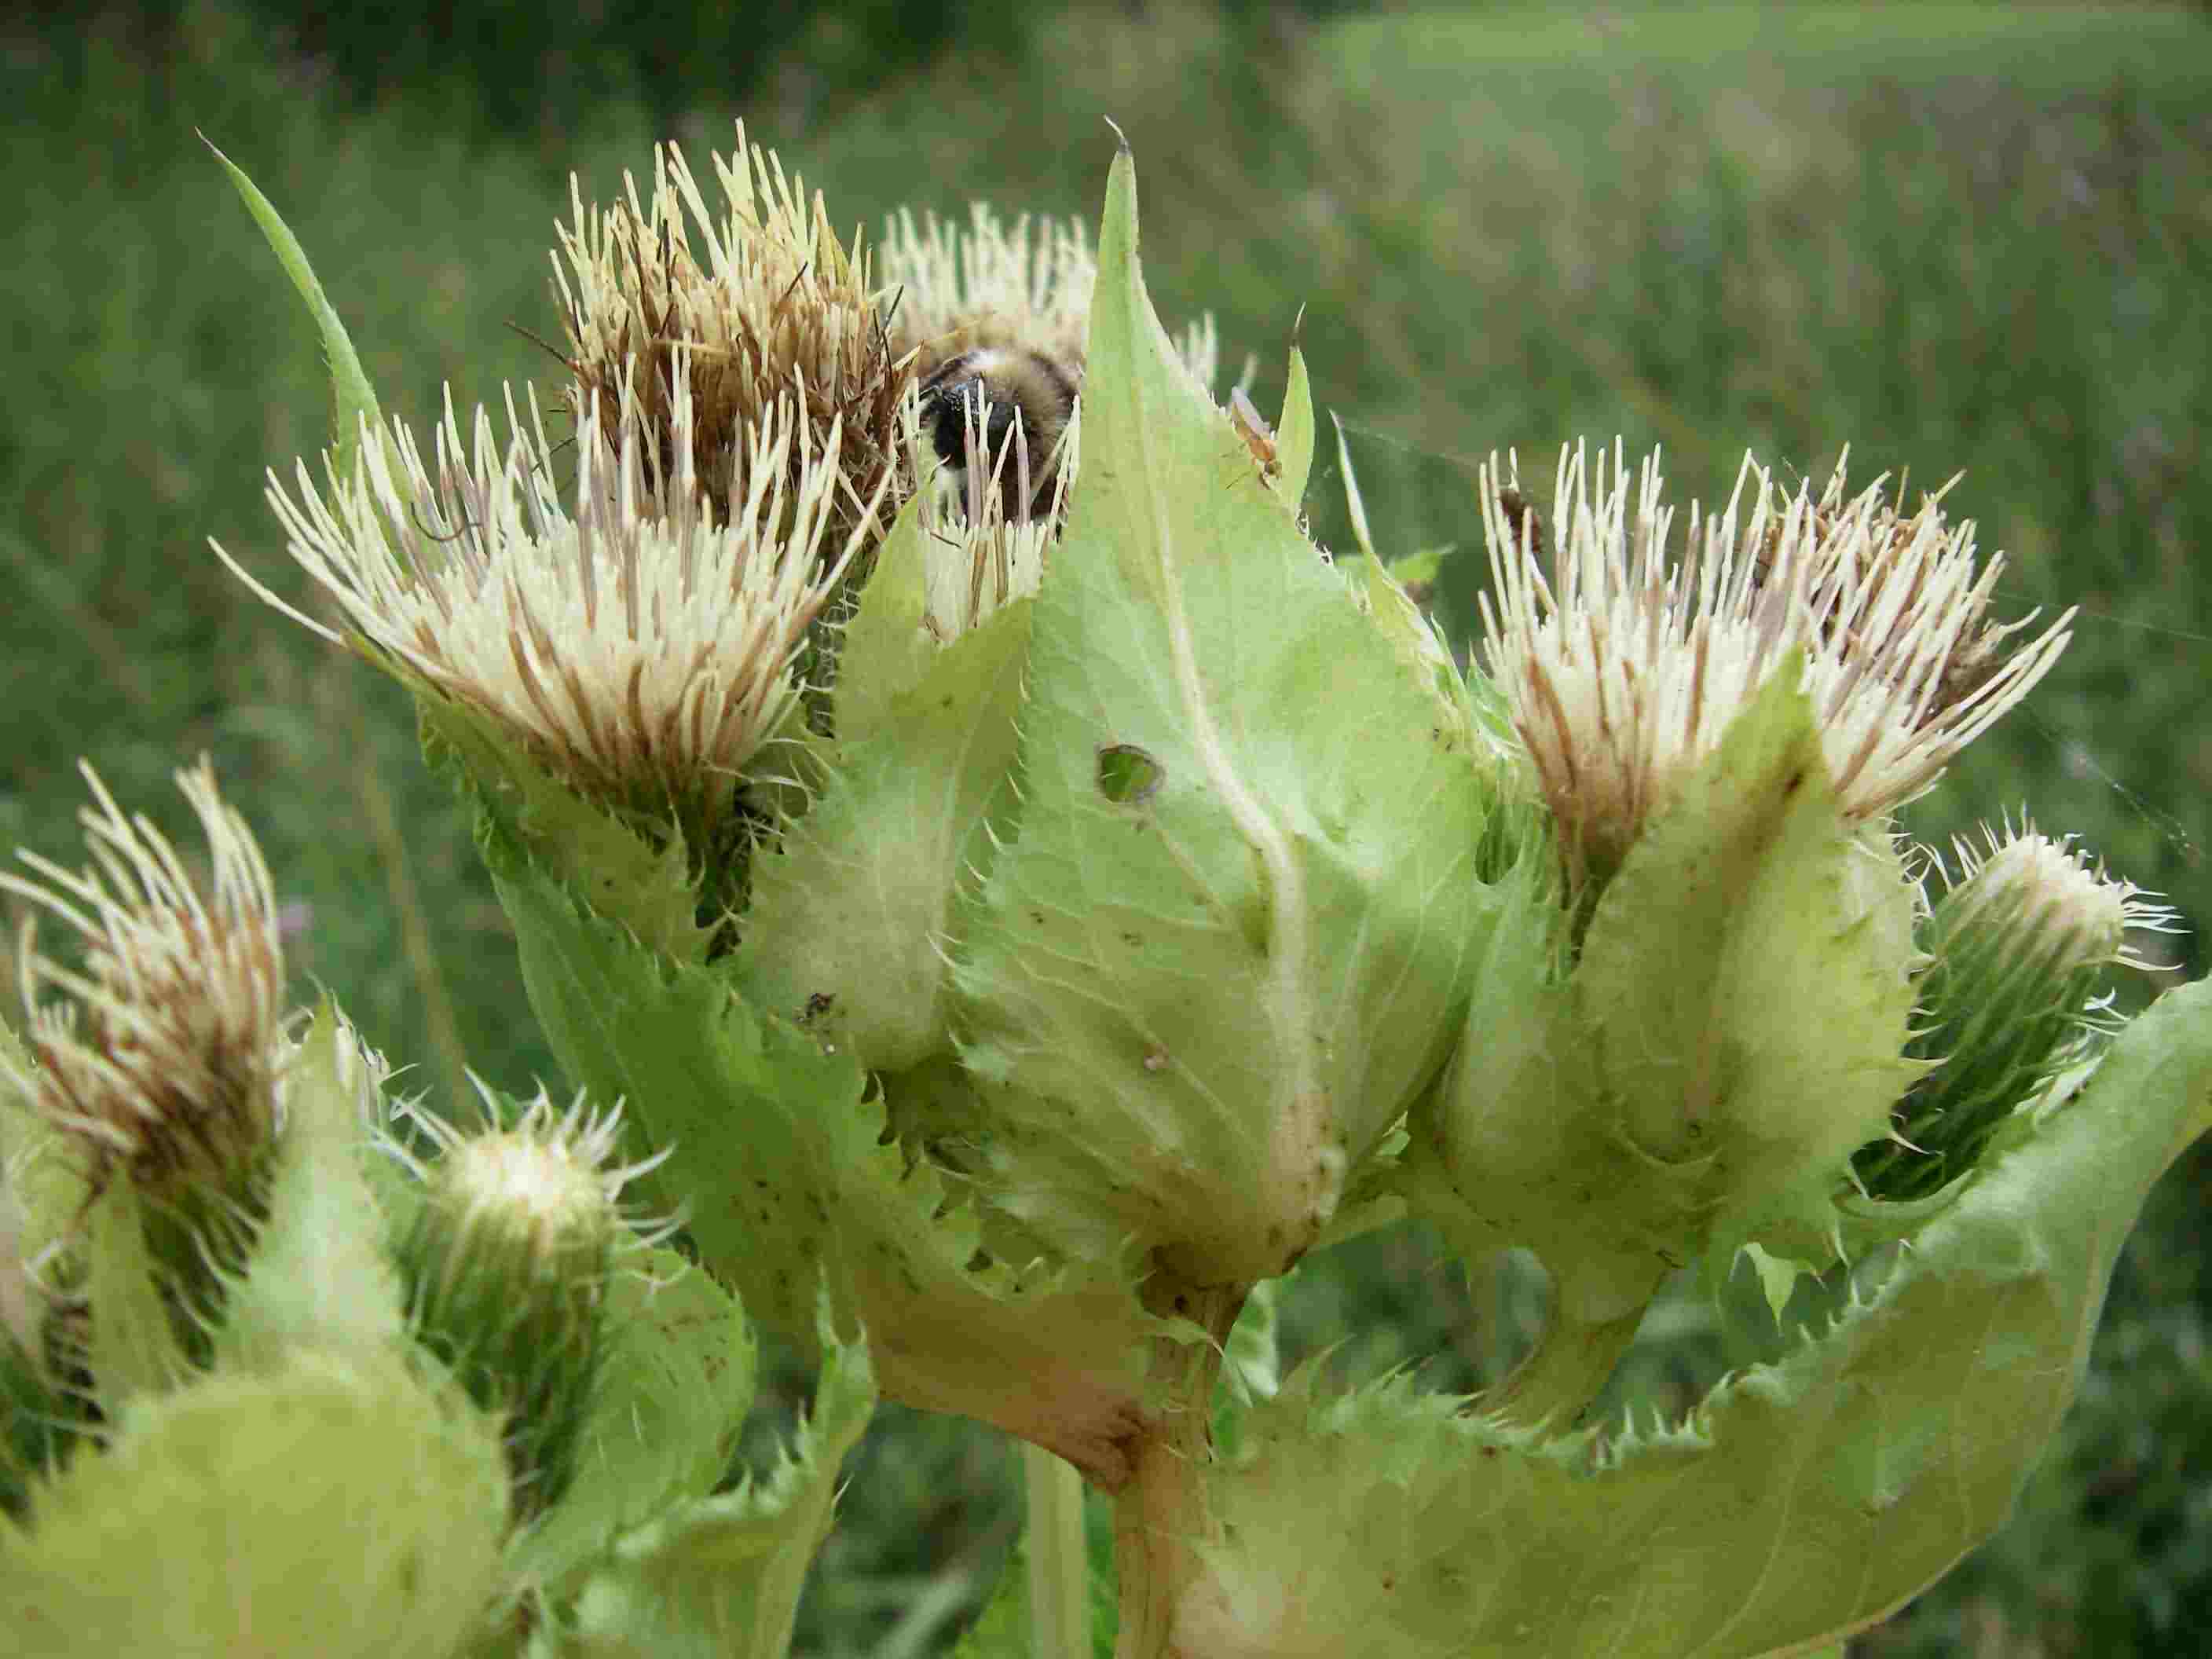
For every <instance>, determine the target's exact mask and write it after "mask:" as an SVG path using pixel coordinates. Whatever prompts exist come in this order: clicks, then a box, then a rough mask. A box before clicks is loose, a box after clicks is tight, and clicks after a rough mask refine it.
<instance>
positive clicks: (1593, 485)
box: [1480, 445, 2074, 878]
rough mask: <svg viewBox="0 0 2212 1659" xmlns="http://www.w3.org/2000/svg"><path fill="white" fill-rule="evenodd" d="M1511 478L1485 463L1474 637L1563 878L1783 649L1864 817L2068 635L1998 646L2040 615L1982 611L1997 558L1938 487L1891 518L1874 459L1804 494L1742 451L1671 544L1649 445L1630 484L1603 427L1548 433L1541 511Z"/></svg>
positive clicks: (1588, 867)
mask: <svg viewBox="0 0 2212 1659" xmlns="http://www.w3.org/2000/svg"><path fill="white" fill-rule="evenodd" d="M1517 483H1518V481H1517V478H1515V477H1511V476H1510V475H1508V476H1504V477H1501V475H1500V473H1499V471H1498V466H1497V464H1496V462H1495V461H1494V460H1493V461H1492V463H1491V465H1488V466H1486V467H1485V468H1484V469H1483V471H1482V476H1481V484H1480V489H1481V496H1482V502H1483V516H1484V524H1485V528H1486V532H1487V533H1488V538H1489V543H1490V550H1491V568H1492V573H1493V577H1494V581H1495V587H1496V594H1495V597H1494V599H1493V598H1492V596H1490V595H1486V596H1485V597H1484V599H1483V601H1482V617H1483V632H1484V643H1483V652H1484V657H1485V659H1486V662H1487V664H1488V666H1489V669H1490V672H1491V674H1492V677H1493V678H1495V679H1496V680H1497V681H1498V684H1499V685H1500V686H1501V687H1502V688H1503V689H1504V692H1505V694H1506V696H1507V698H1508V700H1509V702H1510V705H1511V708H1512V711H1513V719H1514V724H1515V726H1516V728H1517V729H1518V731H1519V732H1520V734H1521V738H1522V741H1523V743H1524V744H1526V745H1527V748H1528V755H1529V758H1530V760H1531V762H1532V763H1534V768H1535V772H1536V776H1537V779H1538V781H1539V782H1540V784H1541V787H1542V789H1543V793H1544V795H1545V798H1546V799H1547V802H1548V803H1549V804H1550V806H1551V809H1552V812H1553V817H1554V820H1555V821H1556V823H1557V824H1558V826H1559V838H1560V844H1561V847H1562V849H1563V852H1564V854H1565V859H1566V860H1567V864H1568V867H1569V872H1570V873H1571V875H1573V876H1575V877H1576V878H1580V877H1581V876H1582V875H1583V874H1584V873H1585V872H1592V871H1595V872H1598V873H1599V874H1600V875H1602V874H1603V873H1604V872H1607V871H1609V870H1611V869H1612V868H1613V867H1614V866H1617V864H1618V863H1619V860H1620V858H1621V856H1622V855H1623V854H1626V851H1627V849H1628V847H1629V845H1630V844H1631V843H1632V842H1633V841H1634V840H1635V839H1636V837H1637V836H1638V833H1639V832H1640V831H1641V829H1642V828H1643V826H1644V823H1645V822H1646V821H1647V820H1648V819H1649V818H1650V817H1651V816H1652V815H1653V814H1654V813H1656V812H1657V811H1662V810H1663V809H1664V808H1665V807H1666V806H1667V805H1668V804H1669V802H1670V801H1671V800H1672V799H1673V798H1674V793H1675V791H1676V789H1677V787H1679V785H1680V781H1681V780H1682V778H1683V777H1684V776H1685V775H1686V774H1687V773H1688V772H1689V771H1690V770H1691V769H1692V768H1694V767H1695V766H1696V765H1697V764H1698V763H1699V761H1700V760H1702V759H1703V758H1704V757H1705V756H1706V755H1708V754H1709V753H1711V750H1712V749H1713V748H1714V746H1715V745H1716V744H1717V743H1718V742H1719V740H1720V737H1721V734H1722V733H1723V732H1724V731H1726V730H1727V728H1728V726H1729V721H1730V720H1732V719H1733V718H1734V717H1735V714H1736V713H1737V711H1738V710H1740V709H1741V708H1743V707H1744V706H1745V705H1746V703H1747V702H1748V701H1749V700H1750V698H1751V696H1752V694H1753V692H1754V691H1755V690H1757V689H1758V688H1759V685H1760V684H1762V683H1764V682H1765V679H1766V678H1767V677H1768V676H1769V675H1770V674H1771V673H1772V672H1774V671H1775V670H1776V669H1777V668H1778V667H1779V666H1780V665H1781V664H1782V663H1783V662H1784V659H1787V658H1788V657H1789V656H1790V653H1802V661H1803V676H1804V679H1803V685H1804V690H1805V691H1806V693H1807V694H1808V696H1810V698H1811V699H1812V702H1813V708H1814V715H1815V718H1816V719H1817V720H1819V721H1820V738H1821V746H1822V749H1823V750H1824V752H1825V754H1826V758H1827V763H1828V770H1829V774H1830V780H1831V782H1832V785H1833V787H1834V788H1835V790H1836V792H1837V794H1838V798H1839V799H1840V802H1841V805H1842V808H1843V811H1844V816H1845V817H1847V818H1849V819H1851V820H1855V821H1863V820H1867V819H1873V818H1879V817H1881V816H1883V815H1884V814H1887V812H1889V811H1892V810H1893V809H1894V808H1895V807H1897V806H1899V805H1901V804H1902V803H1904V802H1905V801H1907V800H1910V799H1912V798H1913V797H1914V796H1916V795H1917V794H1919V793H1922V792H1923V790H1925V789H1927V788H1928V787H1929V786H1930V785H1931V784H1933V783H1934V782H1935V781H1936V778H1937V777H1938V776H1939V775H1941V774H1942V770H1943V769H1944V767H1945V766H1946V765H1947V764H1948V763H1949V761H1950V759H1951V757H1953V756H1954V755H1955V754H1957V753H1958V751H1959V750H1960V749H1962V748H1963V747H1965V746H1966V744H1968V743H1970V742H1972V740H1973V739H1974V738H1976V737H1978V735H1980V733H1981V732H1984V731H1986V730H1987V729H1988V728H1989V727H1990V725H1992V724H1993V723H1994V722H1995V721H1996V720H1997V718H1998V717H1999V716H2000V715H2002V714H2003V713H2004V712H2005V711H2006V710H2007V709H2008V708H2011V707H2012V706H2013V704H2015V702H2019V701H2020V699H2021V697H2022V696H2025V695H2026V694H2027V690H2028V689H2029V688H2030V687H2031V686H2033V684H2035V683H2036V681H2038V680H2039V679H2040V678H2042V677H2043V675H2044V674H2045V672H2046V671H2048V670H2049V669H2050V667H2051V664H2052V663H2053V662H2054V661H2056V660H2057V656H2058V653H2059V652H2060V651H2061V650H2063V648H2064V647H2065V644H2066V641H2067V639H2068V638H2069V634H2068V631H2067V627H2068V623H2069V622H2070V621H2071V620H2072V617H2073V614H2074V613H2073V612H2072V611H2068V612H2067V613H2066V614H2065V615H2064V616H2063V617H2060V618H2059V619H2058V620H2057V622H2056V623H2052V624H2051V626H2050V627H2048V628H2046V629H2045V630H2044V631H2043V632H2042V633H2041V634H2039V635H2036V636H2035V638H2034V639H2033V640H2032V641H2029V642H2027V644H2025V645H2021V646H2018V647H2015V646H2013V645H2012V644H2011V643H2010V639H2011V636H2012V635H2015V634H2016V633H2018V632H2019V631H2020V630H2021V629H2024V628H2026V627H2027V625H2028V623H2030V622H2032V621H2033V617H2032V616H2031V617H2027V618H2024V619H2022V620H2021V621H2020V622H2017V623H2010V624H2007V625H2004V626H1998V625H1996V624H1994V623H1990V622H1989V621H1988V620H1987V619H1986V617H1985V615H1984V613H1985V612H1986V611H1987V610H1988V607H1989V602H1990V594H1991V592H1992V591H1993V590H1994V588H1995V586H1996V580H1997V577H1998V574H1999V573H2000V571H2002V568H2003V563H2004V562H2003V559H2002V556H1996V557H1992V558H1990V560H1988V561H1987V562H1978V561H1977V559H1976V557H1975V555H1974V541H1973V533H1974V527H1973V526H1972V523H1971V522H1969V523H1965V524H1960V525H1958V526H1951V525H1948V524H1947V523H1946V522H1945V520H1944V518H1943V515H1942V511H1941V508H1940V505H1939V501H1940V498H1939V497H1930V498H1929V499H1928V500H1927V501H1925V502H1923V505H1922V507H1921V508H1920V510H1919V511H1918V512H1917V513H1914V514H1913V515H1912V516H1911V518H1909V519H1908V518H1905V517H1904V516H1902V515H1901V514H1900V513H1898V512H1897V510H1896V509H1895V508H1894V507H1892V506H1890V505H1889V504H1888V503H1887V501H1885V500H1884V499H1883V495H1882V481H1881V480H1879V479H1877V480H1876V481H1875V483H1873V484H1872V485H1870V486H1869V487H1868V488H1867V489H1863V490H1862V491H1861V492H1860V493H1859V494H1857V495H1850V496H1847V495H1846V494H1845V489H1844V470H1843V467H1842V465H1841V464H1840V463H1839V464H1838V467H1837V470H1836V472H1835V474H1834V476H1833V477H1832V478H1831V479H1830V480H1829V483H1828V484H1827V487H1826V489H1824V490H1823V491H1822V492H1821V494H1820V495H1819V496H1818V497H1817V498H1816V497H1815V496H1814V495H1813V494H1812V492H1811V491H1810V489H1809V488H1801V489H1799V490H1797V491H1796V494H1794V495H1791V494H1789V493H1787V492H1785V491H1784V490H1783V489H1780V488H1779V487H1778V486H1777V485H1776V483H1774V481H1773V479H1772V477H1771V475H1770V474H1769V473H1767V472H1766V471H1765V470H1764V469H1761V468H1759V466H1757V465H1755V464H1754V463H1753V462H1752V461H1751V460H1750V459H1749V458H1746V460H1745V463H1744V466H1743V469H1742V471H1741V473H1740V474H1739V475H1738V477H1737V482H1736V487H1735V492H1734V494H1733V495H1731V496H1730V497H1729V504H1728V507H1727V508H1726V510H1725V511H1724V512H1723V513H1718V514H1717V515H1716V514H1705V513H1701V512H1700V510H1699V508H1698V507H1696V506H1694V505H1692V507H1691V509H1690V523H1689V534H1688V537H1687V538H1686V544H1687V554H1686V559H1685V561H1684V562H1682V563H1680V564H1676V563H1674V562H1672V561H1670V559H1669V557H1668V549H1667V541H1668V530H1669V528H1670V526H1671V524H1672V521H1673V517H1674V513H1673V510H1672V509H1671V508H1669V507H1664V506H1662V503H1661V485H1660V475H1659V467H1658V460H1657V458H1656V456H1654V457H1653V458H1651V459H1648V460H1646V461H1645V462H1644V465H1643V466H1642V468H1641V469H1640V471H1639V472H1638V476H1637V479H1636V487H1635V489H1634V493H1633V501H1632V499H1631V490H1630V480H1629V473H1628V469H1627V466H1626V463H1625V462H1624V460H1623V459H1622V457H1621V453H1620V447H1619V446H1618V445H1616V446H1615V447H1614V449H1613V453H1612V457H1611V460H1610V465H1608V463H1607V456H1606V454H1605V453H1604V452H1602V451H1601V452H1600V453H1599V455H1598V458H1597V460H1596V462H1595V464H1594V465H1593V464H1592V463H1591V462H1590V460H1589V457H1588V455H1587V453H1585V451H1584V450H1583V448H1581V447H1579V446H1577V447H1574V448H1571V449H1569V450H1566V451H1565V452H1563V453H1562V455H1561V457H1560V461H1559V474H1558V482H1557V486H1556V489H1555V491H1554V496H1553V500H1554V507H1553V516H1552V519H1551V520H1550V523H1549V525H1548V526H1545V525H1540V524H1539V522H1538V521H1537V520H1536V518H1535V516H1534V514H1533V513H1529V512H1528V510H1527V509H1526V507H1524V505H1523V504H1522V501H1521V500H1520V497H1519V493H1518V489H1517Z"/></svg>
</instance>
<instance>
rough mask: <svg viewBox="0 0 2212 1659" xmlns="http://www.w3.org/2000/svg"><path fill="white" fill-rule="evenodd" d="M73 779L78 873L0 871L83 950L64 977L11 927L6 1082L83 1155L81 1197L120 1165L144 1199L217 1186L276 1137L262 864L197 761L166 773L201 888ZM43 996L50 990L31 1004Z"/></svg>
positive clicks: (275, 1029)
mask: <svg viewBox="0 0 2212 1659" xmlns="http://www.w3.org/2000/svg"><path fill="white" fill-rule="evenodd" d="M83 770H84V776H85V781H86V782H87V783H88V785H89V786H90V787H91V790H92V795H93V799H94V803H95V805H94V807H92V808H88V809H87V810H86V811H84V812H83V813H82V815H81V817H82V822H83V824H84V827H85V845H86V848H87V850H88V852H89V853H90V854H91V858H92V866H91V867H88V868H87V869H85V870H83V871H82V872H76V873H72V872H69V871H67V870H64V869H63V868H62V867H61V866H58V865H56V864H53V863H52V862H50V861H49V860H46V859H43V858H40V857H39V856H38V855H37V854H33V853H28V852H25V853H22V854H20V856H21V859H22V860H23V861H24V863H26V864H27V865H28V866H30V867H31V869H32V871H33V872H34V875H35V876H36V879H27V878H23V877H20V876H14V875H5V874H0V888H5V889H6V890H9V891H10V892H14V893H15V894H18V895H20V896H22V897H24V898H26V899H28V900H29V901H30V902H32V903H33V904H34V905H36V906H37V907H38V908H40V909H42V910H44V911H46V912H47V913H48V914H49V915H52V916H54V917H57V918H58V919H59V920H60V921H61V922H62V923H63V924H64V926H65V927H68V928H69V929H70V931H71V932H73V933H76V935H77V936H78V939H79V940H80V941H81V944H82V966H81V967H80V968H76V969H71V968H64V967H63V966H61V965H59V964H58V963H56V962H54V961H53V960H52V958H51V957H46V956H45V955H42V954H41V953H40V951H39V950H38V948H37V936H36V930H35V927H34V926H33V919H31V918H27V919H26V921H25V924H24V927H23V930H22V933H21V940H20V943H19V946H18V951H17V957H16V972H17V977H18V980H19V981H20V983H21V991H22V997H23V1007H24V1012H25V1014H26V1016H27V1019H26V1027H27V1030H26V1034H25V1035H26V1040H27V1046H28V1047H29V1048H30V1050H31V1053H32V1054H33V1056H34V1057H35V1058H36V1060H37V1061H38V1066H37V1069H36V1071H35V1073H33V1075H31V1076H29V1077H27V1078H23V1077H19V1078H15V1079H11V1080H12V1081H13V1082H14V1084H15V1085H16V1086H17V1087H18V1088H19V1089H20V1090H21V1091H22V1092H23V1093H24V1094H25V1095H27V1097H29V1098H31V1099H33V1100H35V1101H36V1102H37V1103H38V1105H39V1108H40V1110H41V1112H42V1113H43V1115H45V1116H46V1118H47V1119H48V1121H51V1122H52V1123H53V1124H54V1125H55V1126H56V1127H58V1128H59V1129H60V1130H62V1131H63V1132H64V1133H66V1134H68V1135H69V1136H70V1137H71V1138H72V1139H75V1140H76V1141H77V1142H78V1143H79V1144H80V1145H82V1146H85V1147H86V1148H87V1149H88V1153H89V1156H90V1159H91V1163H90V1165H89V1168H90V1172H91V1174H92V1176H93V1179H94V1183H95V1185H100V1184H104V1183H105V1182H106V1180H107V1179H108V1178H109V1176H111V1175H112V1172H113V1171H114V1170H118V1169H120V1170H123V1171H124V1172H125V1174H126V1176H127V1177H128V1179H129V1180H130V1181H131V1184H132V1185H133V1186H134V1187H135V1188H138V1189H139V1190H141V1191H143V1192H145V1193H147V1194H151V1195H155V1196H160V1195H163V1194H170V1193H173V1192H174V1191H175V1190H176V1189H177V1188H179V1186H180V1185H183V1184H186V1183H197V1182H212V1183H214V1184H216V1185H218V1186H220V1185H222V1184H224V1183H226V1182H228V1181H229V1180H230V1179H231V1178H232V1177H233V1176H236V1175H237V1174H238V1172H239V1171H240V1170H241V1169H242V1168H243V1166H244V1165H245V1164H246V1161H247V1160H249V1159H250V1158H252V1156H253V1155H254V1154H255V1153H256V1152H258V1151H260V1150H261V1149H262V1148H264V1147H265V1146H268V1145H269V1144H270V1141H271V1140H272V1139H273V1138H274V1136H275V1134H276V1130H277V1128H278V1127H279V1121H280V1119H281V1108H280V1104H279V1093H278V1090H279V1084H280V1079H281V1073H282V1072H283V1066H284V1064H285V1062H286V1060H288V1059H289V1055H290V1054H291V1051H292V1050H291V1044H290V1042H289V1039H288V1038H287V1037H286V1036H285V1033H284V1020H283V996H284V955H283V947H282V945H280V944H279V942H278V933H277V921H276V898H275V895H274V892H273V890H272V889H271V887H270V880H269V868H268V866H267V865H266V864H264V862H263V861H262V857H261V849H260V848H258V847H257V846H256V845H255V844H254V841H253V836H252V832H251V831H250V830H249V829H247V828H246V822H245V820H244V819H243V818H241V817H240V816H239V815H238V814H237V813H236V812H235V811H233V810H232V809H231V808H230V807H228V805H225V804H224V803H223V801H222V798H221V796H220V794H219V793H217V791H216V782H215V775H214V772H213V770H212V769H211V768H210V766H209V765H208V763H207V762H206V761H204V760H203V761H202V762H201V763H200V764H199V765H198V767H197V768H195V769H191V770H189V771H183V772H179V774H177V786H178V787H179V789H181V790H182V791H183V792H184V795H185V799H186V800H187V801H189V802H191V807H192V811H194V812H195V813H196V814H197V816H198V817H199V821H200V826H201V829H203V831H204V834H205V835H206V837H207V844H208V858H209V863H210V866H211V869H210V879H209V880H208V881H207V882H206V883H205V884H201V883H198V882H196V881H195V880H194V879H193V878H192V876H191V873H190V872H188V871H187V870H186V868H185V863H184V860H182V859H180V858H179V856H178V855H177V853H176V850H175V849H174V848H173V847H172V846H171V845H170V844H169V842H167V840H166V839H164V838H163V836H161V832H160V831H159V830H157V829H155V828H154V826H153V825H152V824H151V823H149V822H148V821H147V820H146V819H145V818H143V817H137V818H126V817H125V816H124V814H123V811H122V809H121V808H120V807H118V805H116V803H115V799H114V797H113V796H112V795H111V794H109V793H108V792H107V789H106V786H104V785H103V784H102V783H101V782H100V779H99V777H98V776H97V775H94V772H93V770H92V769H91V768H90V767H89V766H87V767H85V768H84V769H83ZM49 990H52V991H58V992H59V993H60V996H59V997H58V998H55V999H53V1000H46V997H45V994H46V992H48V991H49ZM5 1063H6V1062H5V1060H4V1057H0V1065H4V1064H5Z"/></svg>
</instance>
